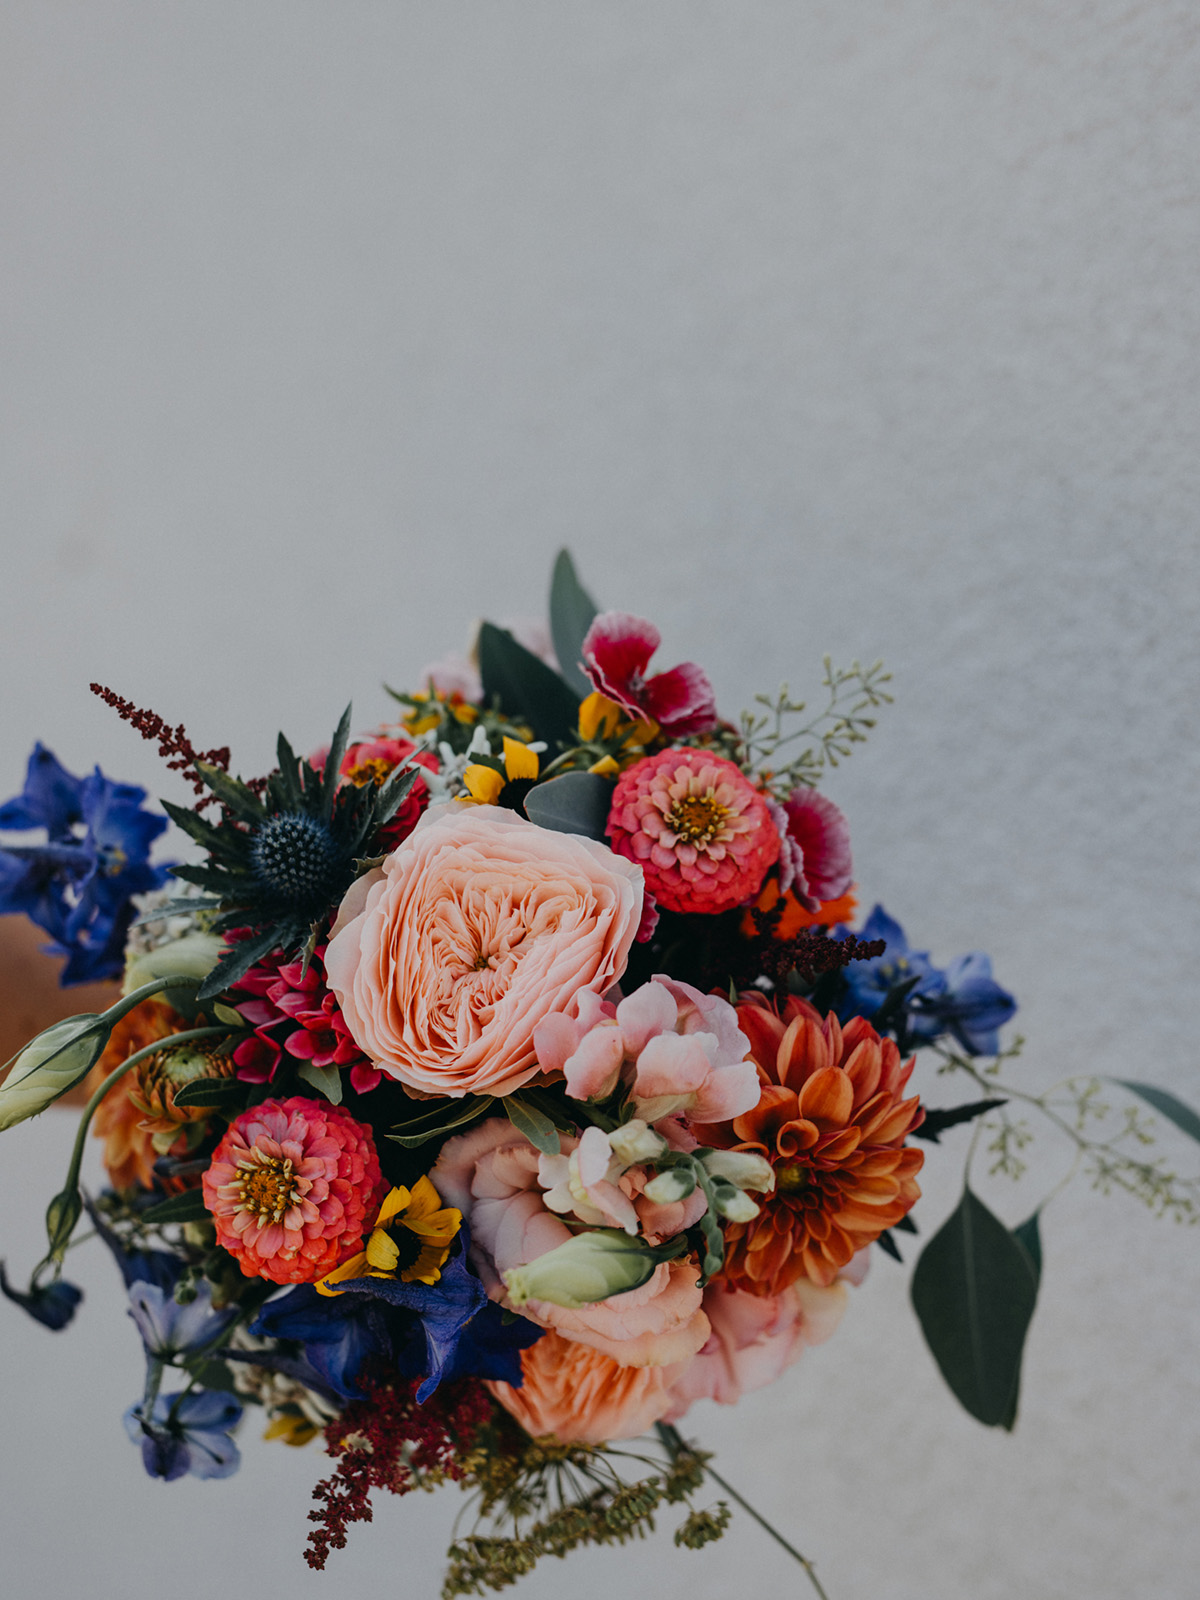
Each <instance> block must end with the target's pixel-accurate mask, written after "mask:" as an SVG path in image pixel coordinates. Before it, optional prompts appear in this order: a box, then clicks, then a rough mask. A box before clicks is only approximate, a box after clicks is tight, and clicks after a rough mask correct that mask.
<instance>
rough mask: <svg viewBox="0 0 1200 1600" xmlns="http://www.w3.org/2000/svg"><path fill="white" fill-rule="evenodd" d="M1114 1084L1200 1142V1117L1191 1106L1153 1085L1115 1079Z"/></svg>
mask: <svg viewBox="0 0 1200 1600" xmlns="http://www.w3.org/2000/svg"><path fill="white" fill-rule="evenodd" d="M1113 1082H1114V1083H1118V1084H1120V1086H1121V1088H1122V1089H1128V1090H1129V1092H1130V1094H1136V1095H1137V1096H1138V1098H1139V1099H1141V1100H1144V1101H1145V1102H1146V1104H1147V1105H1148V1106H1153V1107H1154V1109H1155V1111H1157V1112H1158V1113H1159V1114H1160V1115H1161V1116H1164V1117H1166V1118H1167V1119H1168V1121H1170V1122H1173V1123H1174V1124H1175V1126H1176V1127H1177V1128H1180V1129H1182V1131H1183V1132H1184V1133H1186V1134H1187V1135H1188V1136H1189V1137H1190V1138H1192V1139H1197V1140H1200V1117H1198V1116H1197V1115H1196V1113H1195V1112H1194V1111H1193V1110H1192V1108H1191V1106H1186V1105H1184V1103H1183V1101H1182V1100H1177V1099H1176V1098H1175V1096H1174V1095H1173V1094H1168V1093H1167V1091H1166V1090H1165V1089H1156V1088H1155V1087H1154V1085H1153V1084H1152V1083H1138V1082H1137V1081H1136V1080H1134V1079H1132V1078H1114V1079H1113Z"/></svg>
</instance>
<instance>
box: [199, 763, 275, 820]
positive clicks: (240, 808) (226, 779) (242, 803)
mask: <svg viewBox="0 0 1200 1600" xmlns="http://www.w3.org/2000/svg"><path fill="white" fill-rule="evenodd" d="M196 771H197V772H198V773H199V774H200V776H201V777H202V778H203V779H204V782H205V783H206V784H207V785H208V787H209V788H210V789H211V790H212V792H213V793H214V794H215V795H216V797H217V799H218V800H220V801H221V802H222V804H223V805H227V806H228V807H229V809H230V810H231V811H232V812H234V813H235V814H236V815H237V816H239V817H241V818H243V819H244V820H245V821H246V822H261V821H262V820H263V817H264V815H265V812H264V810H263V804H262V801H261V800H260V799H259V798H258V796H257V795H256V794H255V793H254V792H253V790H251V789H247V787H246V785H245V784H244V783H243V782H242V780H241V779H240V778H231V777H230V776H229V774H228V773H227V772H222V771H221V769H220V767H214V766H212V765H211V764H210V763H209V762H207V761H197V762H196Z"/></svg>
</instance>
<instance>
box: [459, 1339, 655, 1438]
mask: <svg viewBox="0 0 1200 1600" xmlns="http://www.w3.org/2000/svg"><path fill="white" fill-rule="evenodd" d="M678 1371H679V1369H678V1368H677V1367H629V1366H621V1365H620V1364H619V1363H617V1362H616V1361H614V1360H613V1359H612V1357H611V1356H606V1355H604V1354H602V1353H601V1352H600V1351H599V1350H593V1349H591V1348H589V1346H587V1345H585V1344H579V1343H577V1342H576V1341H574V1340H571V1339H565V1338H563V1336H562V1335H561V1334H558V1333H547V1334H545V1335H543V1337H542V1338H540V1339H539V1340H538V1342H537V1343H536V1344H535V1345H531V1346H530V1347H529V1349H528V1350H522V1352H521V1374H522V1383H521V1387H520V1388H519V1389H517V1388H514V1387H513V1386H512V1384H509V1383H488V1384H487V1385H486V1387H487V1388H488V1389H490V1390H491V1392H492V1394H493V1395H494V1396H495V1398H496V1399H497V1400H498V1401H499V1402H500V1404H501V1405H502V1406H503V1407H504V1409H505V1410H506V1411H508V1412H510V1413H511V1414H512V1415H513V1416H514V1417H515V1418H516V1419H517V1421H518V1422H519V1423H520V1424H521V1426H522V1427H523V1428H524V1429H525V1431H526V1432H527V1433H530V1434H532V1435H533V1436H534V1438H535V1439H536V1438H542V1437H544V1436H546V1435H547V1434H549V1435H552V1436H553V1437H554V1438H556V1439H559V1440H561V1441H562V1442H563V1443H564V1444H604V1443H605V1442H607V1441H608V1440H610V1439H636V1438H637V1436H638V1434H640V1433H645V1432H646V1430H647V1429H648V1428H651V1427H653V1425H654V1424H655V1423H656V1422H658V1421H660V1420H661V1419H662V1418H663V1417H664V1416H665V1415H666V1414H667V1412H668V1411H669V1410H670V1409H671V1405H672V1398H673V1390H672V1387H671V1384H672V1379H674V1378H675V1377H676V1376H677V1375H678Z"/></svg>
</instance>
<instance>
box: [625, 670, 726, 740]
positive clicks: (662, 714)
mask: <svg viewBox="0 0 1200 1600" xmlns="http://www.w3.org/2000/svg"><path fill="white" fill-rule="evenodd" d="M641 702H642V709H643V711H645V712H646V713H647V714H648V715H649V716H651V717H653V719H654V720H655V722H657V723H658V724H659V726H660V727H661V728H662V730H663V732H664V733H666V734H672V735H682V734H685V733H706V732H707V731H708V730H709V729H710V728H714V727H715V726H716V723H717V702H716V697H715V695H714V694H713V686H712V684H711V683H710V682H709V681H708V677H707V675H706V674H705V673H704V672H703V671H702V670H701V669H700V668H699V667H698V666H697V665H696V663H695V662H694V661H684V662H682V663H681V664H680V665H679V666H677V667H673V668H672V669H671V671H670V672H659V673H656V674H655V676H654V677H653V678H651V679H649V681H648V682H647V683H646V685H645V688H644V689H643V690H642V695H641Z"/></svg>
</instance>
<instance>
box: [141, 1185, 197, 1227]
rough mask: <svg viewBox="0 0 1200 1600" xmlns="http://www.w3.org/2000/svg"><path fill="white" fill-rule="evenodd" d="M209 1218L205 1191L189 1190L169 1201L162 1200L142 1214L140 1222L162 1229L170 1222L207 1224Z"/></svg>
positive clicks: (175, 1195)
mask: <svg viewBox="0 0 1200 1600" xmlns="http://www.w3.org/2000/svg"><path fill="white" fill-rule="evenodd" d="M208 1216H209V1211H208V1207H207V1206H206V1205H205V1204H204V1191H203V1190H202V1189H188V1190H186V1191H185V1192H184V1193H183V1194H173V1195H172V1196H171V1197H170V1199H169V1200H160V1201H159V1203H158V1205H156V1206H151V1207H150V1209H149V1210H148V1211H143V1212H141V1213H140V1217H139V1220H140V1221H142V1222H152V1223H153V1224H154V1225H155V1226H156V1227H162V1226H163V1225H164V1224H166V1223H168V1222H206V1221H207V1220H208Z"/></svg>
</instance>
